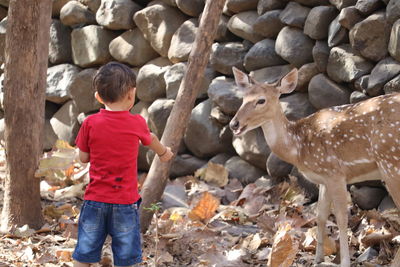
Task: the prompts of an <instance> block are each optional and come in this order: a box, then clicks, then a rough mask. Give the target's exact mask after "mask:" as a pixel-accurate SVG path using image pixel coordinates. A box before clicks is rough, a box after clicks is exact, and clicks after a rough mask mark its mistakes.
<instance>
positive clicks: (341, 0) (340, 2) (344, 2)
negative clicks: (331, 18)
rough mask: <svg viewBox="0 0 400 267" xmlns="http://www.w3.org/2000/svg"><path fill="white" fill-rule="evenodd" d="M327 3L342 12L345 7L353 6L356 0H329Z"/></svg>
mask: <svg viewBox="0 0 400 267" xmlns="http://www.w3.org/2000/svg"><path fill="white" fill-rule="evenodd" d="M329 2H330V3H331V4H332V5H334V6H335V7H336V8H337V9H339V10H342V9H343V8H345V7H348V6H354V5H355V4H356V3H357V0H329Z"/></svg>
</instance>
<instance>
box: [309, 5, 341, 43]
mask: <svg viewBox="0 0 400 267" xmlns="http://www.w3.org/2000/svg"><path fill="white" fill-rule="evenodd" d="M336 16H337V10H336V8H334V7H332V6H318V7H314V8H313V9H311V11H310V13H309V14H308V16H307V19H306V21H305V24H304V33H305V34H306V35H308V36H310V37H311V38H312V39H315V40H322V39H326V38H327V37H328V31H329V25H330V24H331V22H332V21H333V20H334V19H335V18H336Z"/></svg>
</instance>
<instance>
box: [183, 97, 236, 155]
mask: <svg viewBox="0 0 400 267" xmlns="http://www.w3.org/2000/svg"><path fill="white" fill-rule="evenodd" d="M211 108H212V102H211V100H206V101H204V102H201V103H200V104H198V105H197V106H196V107H195V108H194V109H193V110H192V114H191V117H190V120H189V124H188V126H187V129H186V133H185V136H184V141H185V144H186V146H187V148H188V149H189V150H190V151H191V152H192V153H193V154H194V155H195V156H196V157H199V158H206V157H212V156H215V155H217V154H219V153H222V152H226V151H228V150H231V147H232V144H231V140H232V139H230V140H229V138H225V139H224V138H222V136H221V131H222V130H223V127H222V125H220V124H218V123H217V122H215V121H213V120H212V119H210V113H211ZM205 144H207V145H205Z"/></svg>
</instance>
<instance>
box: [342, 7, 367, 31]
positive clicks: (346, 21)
mask: <svg viewBox="0 0 400 267" xmlns="http://www.w3.org/2000/svg"><path fill="white" fill-rule="evenodd" d="M362 20H363V16H362V15H361V14H360V12H359V11H358V10H357V9H356V8H355V7H354V6H350V7H346V8H343V9H342V10H341V11H340V14H339V17H338V21H339V23H340V25H342V26H343V27H345V28H346V29H348V30H350V29H351V28H353V26H354V25H356V24H357V23H359V22H360V21H362Z"/></svg>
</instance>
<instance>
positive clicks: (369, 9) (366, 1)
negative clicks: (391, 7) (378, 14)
mask: <svg viewBox="0 0 400 267" xmlns="http://www.w3.org/2000/svg"><path fill="white" fill-rule="evenodd" d="M381 7H383V3H382V1H381V0H358V1H357V3H356V5H355V8H356V9H357V10H358V11H359V12H360V13H361V14H363V15H364V16H368V15H371V14H372V13H374V12H375V11H377V10H378V9H380V8H381Z"/></svg>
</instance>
